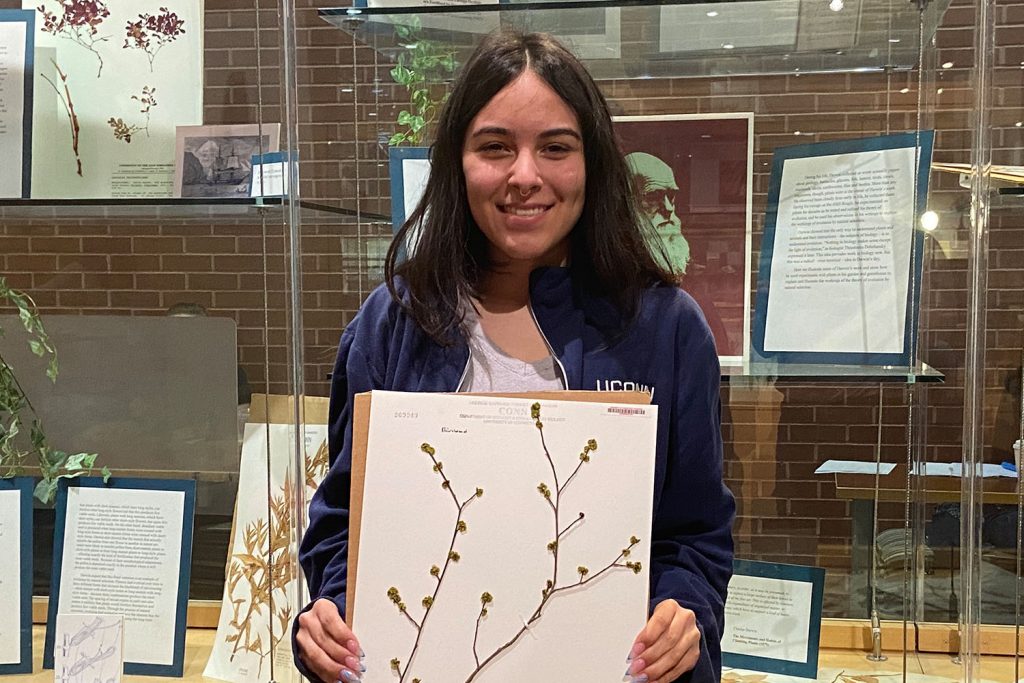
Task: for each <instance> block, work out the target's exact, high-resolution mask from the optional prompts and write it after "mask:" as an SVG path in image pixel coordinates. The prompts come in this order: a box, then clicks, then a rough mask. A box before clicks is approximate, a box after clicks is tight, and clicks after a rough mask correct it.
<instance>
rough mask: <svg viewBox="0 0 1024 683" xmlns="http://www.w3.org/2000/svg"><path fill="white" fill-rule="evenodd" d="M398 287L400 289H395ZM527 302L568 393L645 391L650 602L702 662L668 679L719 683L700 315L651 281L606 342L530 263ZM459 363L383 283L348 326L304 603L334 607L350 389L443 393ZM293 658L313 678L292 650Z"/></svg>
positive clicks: (706, 354) (720, 540)
mask: <svg viewBox="0 0 1024 683" xmlns="http://www.w3.org/2000/svg"><path fill="white" fill-rule="evenodd" d="M399 294H400V295H402V296H405V291H404V290H403V289H402V287H401V285H400V284H399ZM530 299H531V307H532V309H533V313H534V316H535V317H536V320H537V324H538V325H539V326H540V329H541V332H542V333H543V334H544V336H545V338H546V339H547V342H548V344H549V345H550V346H551V349H552V350H553V351H554V354H555V357H556V358H557V359H558V361H559V364H560V369H561V372H562V374H563V380H564V381H565V385H566V387H567V388H568V389H589V390H599V391H629V390H639V391H646V392H648V393H650V394H651V399H652V403H653V404H655V405H657V406H658V440H657V452H656V456H655V458H656V460H655V467H654V528H653V529H652V532H651V561H650V576H651V587H650V588H651V590H650V596H651V602H650V609H651V610H653V609H654V607H655V606H656V605H657V604H658V603H659V602H661V601H663V600H667V599H669V598H672V599H675V600H677V601H678V602H679V604H681V605H682V606H683V607H687V608H689V609H692V610H693V611H694V612H695V613H696V615H697V624H698V627H699V628H700V631H701V635H702V638H701V644H700V647H701V657H700V661H699V662H698V664H697V666H696V668H695V669H694V670H693V671H692V672H690V673H689V674H686V675H684V676H683V677H681V678H680V679H679V680H680V681H686V682H688V683H718V681H719V680H720V678H721V648H720V641H721V637H722V629H723V623H724V605H725V595H726V588H727V586H728V583H729V578H730V577H731V575H732V554H733V543H732V522H733V515H734V512H735V502H734V500H733V496H732V494H731V493H730V492H729V490H728V488H726V486H725V484H724V483H723V481H722V436H721V403H720V398H719V380H720V369H719V365H718V356H717V354H716V351H715V342H714V339H713V337H712V335H711V331H710V330H709V328H708V325H707V323H706V322H705V320H704V316H703V314H702V313H701V311H700V309H699V308H698V306H697V304H696V303H695V302H694V301H693V299H691V298H690V296H689V295H687V294H686V293H685V292H683V291H682V290H680V289H678V288H675V287H666V286H658V287H652V288H650V289H648V290H646V291H645V292H644V293H643V296H642V299H641V304H640V308H639V310H638V312H637V315H636V317H635V319H634V320H633V321H632V322H631V323H630V324H629V325H628V327H626V329H625V332H624V333H623V334H620V335H619V336H618V337H617V338H616V339H615V341H614V342H611V343H609V342H608V339H609V335H608V332H607V331H608V330H610V329H615V328H616V327H618V328H621V327H622V325H621V318H620V315H619V313H618V311H617V309H615V307H613V306H612V305H611V304H610V303H609V302H608V301H607V300H605V299H601V298H595V297H591V296H587V295H586V294H584V293H582V292H581V291H580V290H579V289H578V288H576V287H574V286H573V282H572V277H571V273H570V271H569V270H568V269H565V268H543V269H539V270H537V271H535V272H534V273H533V274H532V276H531V282H530ZM468 360H469V349H468V346H467V345H466V344H465V343H458V344H456V345H454V346H449V347H442V346H440V345H438V344H436V343H435V342H434V341H432V340H431V339H430V338H429V337H427V336H426V335H425V334H424V333H423V331H422V330H421V329H420V327H419V326H418V325H417V324H416V323H415V322H414V321H413V320H412V319H411V318H410V317H409V316H408V315H406V314H405V312H404V311H402V310H401V308H400V307H399V306H398V305H397V304H395V302H394V301H393V300H392V299H391V296H390V294H389V292H388V291H387V289H386V288H385V287H384V286H383V285H382V286H380V287H378V288H377V289H376V290H374V291H373V292H372V293H371V294H370V296H369V297H368V298H367V300H366V302H365V303H364V305H363V307H362V308H361V309H360V310H359V313H358V314H357V315H356V317H355V318H354V319H353V320H352V322H351V323H349V325H348V327H346V328H345V331H344V333H343V334H342V336H341V343H340V345H339V351H338V360H337V363H336V365H335V368H334V375H333V380H332V386H331V407H330V423H329V429H330V462H331V466H330V470H329V471H328V473H327V476H326V477H325V479H324V481H323V483H322V484H321V485H320V488H319V489H318V490H317V492H316V494H315V495H314V496H313V500H312V502H311V504H310V508H309V528H308V529H307V531H306V535H305V536H304V537H303V539H302V544H301V547H300V551H299V561H300V563H301V564H302V568H303V569H304V571H305V573H306V580H307V582H308V585H309V592H310V595H311V596H312V599H313V600H314V601H315V600H317V599H319V598H329V599H330V600H332V601H334V603H335V604H336V605H337V607H338V610H339V612H340V613H341V614H342V616H344V614H345V590H346V581H347V560H348V509H349V487H350V483H351V480H350V469H351V456H352V450H351V449H352V407H353V400H352V397H353V396H354V395H355V394H357V393H360V392H364V391H371V390H374V389H385V390H391V391H443V392H452V391H455V390H456V389H457V388H458V386H459V382H460V380H461V378H462V375H463V372H464V370H465V368H466V364H467V363H468ZM609 504H619V503H615V502H614V501H609ZM311 604H312V603H311ZM311 604H310V606H311ZM310 606H307V607H306V609H307V610H308V609H309V607H310ZM292 644H293V648H294V647H295V645H294V637H293V641H292ZM625 655H626V652H623V657H625ZM296 663H297V665H298V666H299V669H300V670H301V671H302V673H303V674H304V675H306V676H307V677H312V678H313V679H314V680H316V678H315V676H313V675H312V674H311V673H310V672H309V670H308V669H306V668H305V667H304V666H303V665H302V663H301V662H300V661H299V660H298V657H296ZM563 678H564V677H563ZM570 678H571V677H570ZM609 680H610V679H609Z"/></svg>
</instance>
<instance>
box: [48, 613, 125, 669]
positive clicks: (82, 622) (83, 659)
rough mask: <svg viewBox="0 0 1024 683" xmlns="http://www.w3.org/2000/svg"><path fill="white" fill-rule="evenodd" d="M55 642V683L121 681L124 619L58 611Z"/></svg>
mask: <svg viewBox="0 0 1024 683" xmlns="http://www.w3.org/2000/svg"><path fill="white" fill-rule="evenodd" d="M55 634H56V635H55V636H54V641H53V678H54V683H90V682H98V683H120V681H121V670H122V667H123V666H124V618H123V617H121V616H120V615H111V614H58V615H57V626H56V632H55Z"/></svg>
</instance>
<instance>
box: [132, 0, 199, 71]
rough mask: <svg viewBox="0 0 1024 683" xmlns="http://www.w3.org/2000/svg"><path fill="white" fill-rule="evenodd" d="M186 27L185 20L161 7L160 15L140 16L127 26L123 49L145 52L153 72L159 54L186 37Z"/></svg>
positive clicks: (147, 14)
mask: <svg viewBox="0 0 1024 683" xmlns="http://www.w3.org/2000/svg"><path fill="white" fill-rule="evenodd" d="M184 26H185V20H184V19H181V18H180V17H179V16H178V15H177V14H175V13H174V12H172V11H170V10H169V9H167V8H166V7H161V8H160V12H159V14H149V13H148V12H147V13H145V14H140V15H139V20H138V21H129V22H128V24H127V26H125V39H124V45H123V46H122V47H123V48H124V49H126V50H142V51H143V52H145V53H146V58H147V59H148V60H149V70H150V72H152V71H153V60H155V59H156V55H157V53H158V52H160V50H162V49H163V48H164V47H166V46H167V45H169V44H170V43H173V42H174V41H175V40H177V39H178V36H180V35H184V33H185V29H184Z"/></svg>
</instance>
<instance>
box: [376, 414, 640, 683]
mask: <svg viewBox="0 0 1024 683" xmlns="http://www.w3.org/2000/svg"><path fill="white" fill-rule="evenodd" d="M540 414H541V406H540V403H534V404H533V405H532V406H531V407H530V415H531V418H532V419H533V426H534V428H535V429H536V432H537V434H538V436H539V439H540V447H541V450H542V451H543V453H544V457H545V458H546V460H547V464H548V466H549V467H550V469H551V478H552V480H551V483H548V482H541V483H539V484H538V485H537V487H536V490H537V492H538V493H539V494H540V496H541V498H542V499H543V501H544V504H545V505H546V506H547V507H548V509H549V510H550V512H551V516H552V522H553V529H554V533H553V535H552V536H549V537H548V539H550V540H546V541H545V542H546V547H547V551H548V553H549V555H550V558H551V573H550V575H549V576H550V578H547V579H546V580H545V582H544V586H543V587H541V588H540V598H539V599H538V603H537V605H536V607H535V608H534V609H533V611H532V612H530V613H529V614H530V616H529V617H528V618H525V619H523V625H522V627H521V628H519V629H518V630H517V631H516V632H515V633H514V634H512V635H511V636H510V637H509V638H508V640H507V641H505V642H504V643H503V644H501V645H500V646H498V647H497V648H495V649H494V650H493V651H491V652H490V653H489V654H483V655H481V653H480V635H481V628H482V626H483V623H484V620H485V618H486V617H487V615H488V612H489V610H492V609H494V608H495V604H496V598H495V596H494V595H493V594H492V593H491V592H490V591H484V592H483V593H481V594H480V597H479V602H480V606H479V610H478V611H477V616H476V619H475V624H474V627H473V640H472V653H473V662H474V668H473V670H472V671H471V672H470V673H469V674H468V677H467V678H466V679H465V680H466V683H470V681H473V680H474V679H476V678H477V676H478V675H480V674H481V673H482V672H483V671H484V669H485V668H486V667H487V665H488V664H490V663H491V662H492V661H494V659H496V658H497V657H498V656H499V655H501V654H502V653H503V652H506V651H507V650H509V649H510V648H512V647H514V646H515V644H516V643H517V642H518V641H519V640H520V639H521V638H522V637H523V635H524V634H525V633H526V632H527V631H528V630H529V629H530V628H531V627H532V626H533V625H534V624H536V623H537V622H538V620H540V619H541V618H542V616H543V613H544V608H545V606H547V605H548V604H549V603H550V601H551V600H552V599H553V598H554V597H556V596H558V595H561V594H563V593H565V592H567V591H569V590H574V589H579V588H581V587H582V586H585V585H587V584H589V583H590V582H591V581H595V580H597V579H598V578H600V577H601V576H603V575H605V574H606V573H608V572H611V571H613V570H615V569H625V570H628V571H631V572H633V573H634V574H639V573H640V572H641V571H642V569H643V567H642V565H641V563H640V562H638V561H633V560H632V559H631V558H630V555H631V552H632V551H633V549H634V547H635V546H636V545H637V544H638V543H640V539H639V538H637V537H636V536H630V538H629V542H628V544H627V545H626V546H625V547H624V548H622V549H621V550H619V551H618V553H617V554H616V555H615V557H614V559H612V560H611V561H610V562H608V563H607V564H605V565H604V566H602V567H601V568H600V569H597V570H595V571H591V570H590V568H589V567H587V566H585V565H579V566H577V567H576V572H575V577H576V578H575V579H574V580H572V581H568V582H566V581H560V580H559V570H558V567H559V561H560V559H562V544H563V542H564V540H565V537H566V535H567V534H568V533H569V532H570V531H572V529H573V528H575V527H576V526H577V525H579V524H581V523H582V522H583V520H584V519H585V514H584V513H583V512H578V513H577V514H576V515H574V516H572V518H571V520H570V521H566V519H567V518H566V515H565V510H564V509H563V507H564V506H563V504H562V496H563V494H564V493H565V491H566V489H567V488H568V487H569V485H570V484H571V483H572V482H573V481H574V480H575V479H576V475H577V474H579V472H580V470H581V469H582V468H583V466H584V465H585V464H587V463H589V462H590V461H591V454H592V453H594V452H595V451H597V447H598V444H597V441H596V440H595V439H588V440H587V442H586V444H585V445H584V446H583V449H582V450H581V451H580V454H579V462H578V463H577V464H576V466H575V468H574V469H573V470H572V472H570V473H569V475H568V476H567V477H565V479H564V481H563V480H561V478H560V477H559V473H558V468H557V467H556V466H555V462H554V459H553V458H552V456H551V452H550V451H549V450H548V446H547V442H546V441H545V438H544V424H543V422H541V419H540ZM420 449H421V450H422V451H423V452H424V453H426V454H427V455H428V456H430V459H431V460H432V461H433V469H434V472H437V473H438V474H439V475H440V477H441V488H442V489H444V490H446V491H448V494H449V495H450V496H451V499H452V503H453V504H454V506H455V508H456V516H455V524H454V529H453V531H452V537H451V542H450V544H449V547H448V553H447V557H446V559H445V562H444V565H443V567H442V566H438V565H436V564H435V565H433V566H431V568H430V575H431V576H433V577H434V579H435V580H436V585H435V587H434V592H433V593H432V594H431V595H427V596H425V597H424V598H423V599H422V600H421V605H422V607H423V614H422V616H421V617H420V618H419V620H418V621H417V619H416V618H415V617H414V616H413V615H412V614H411V613H410V607H409V605H408V604H407V603H406V602H405V599H404V598H403V597H402V594H401V592H400V591H399V590H398V588H396V587H395V586H391V587H390V588H389V589H388V591H387V598H388V600H389V601H391V602H392V603H393V604H394V605H395V607H396V608H397V609H398V611H399V613H400V614H401V615H402V616H404V617H405V619H406V620H407V621H408V622H409V623H410V624H411V625H412V627H413V628H414V629H415V631H416V640H415V642H414V643H413V647H412V651H411V652H410V653H409V656H408V657H407V658H406V659H405V660H404V661H403V660H402V659H399V658H397V657H396V658H394V659H392V660H391V670H392V671H393V672H394V673H395V674H397V676H398V679H399V683H404V682H405V681H406V680H409V681H410V683H419V682H420V679H418V678H410V672H411V669H412V664H413V659H414V657H415V655H416V653H417V651H418V649H419V646H420V643H421V639H422V636H423V632H424V627H425V625H426V621H427V617H428V616H429V614H430V612H431V609H433V608H434V607H435V605H436V604H437V600H438V593H439V592H440V588H441V585H442V583H443V581H444V578H445V576H446V575H447V573H448V570H449V568H450V565H451V564H452V563H456V562H458V561H459V560H460V559H461V556H460V554H459V552H458V551H456V550H455V542H456V540H457V539H458V536H459V534H460V533H466V531H467V530H468V527H467V524H466V522H465V520H464V519H463V513H464V512H465V509H466V506H467V505H468V504H469V503H470V502H471V501H472V500H473V499H474V498H478V497H480V496H482V495H483V490H482V489H480V488H477V489H476V492H475V493H474V494H473V495H470V496H469V497H467V498H465V499H461V498H460V497H459V496H458V495H457V494H456V493H455V491H453V490H452V484H451V481H450V480H449V479H448V477H447V476H446V474H445V473H444V464H443V463H442V462H441V461H440V460H438V459H437V457H436V451H435V449H434V448H433V446H431V445H430V444H428V443H424V444H423V445H422V446H421V447H420ZM563 574H564V572H563ZM499 597H500V596H499ZM449 638H450V636H449Z"/></svg>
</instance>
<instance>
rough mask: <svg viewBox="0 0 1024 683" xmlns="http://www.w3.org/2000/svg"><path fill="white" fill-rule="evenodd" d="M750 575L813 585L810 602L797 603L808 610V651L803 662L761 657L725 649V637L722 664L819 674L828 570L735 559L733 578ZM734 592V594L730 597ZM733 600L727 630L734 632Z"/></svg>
mask: <svg viewBox="0 0 1024 683" xmlns="http://www.w3.org/2000/svg"><path fill="white" fill-rule="evenodd" d="M738 576H748V577H756V578H764V579H777V580H781V581H791V582H795V583H807V584H810V589H811V590H810V593H811V595H810V602H809V604H807V605H794V607H796V608H800V609H805V610H808V612H807V624H808V629H807V652H806V654H804V656H803V657H802V658H801V659H802V661H793V660H791V659H776V658H773V657H759V656H756V655H752V654H743V653H738V652H727V651H725V649H724V648H725V647H726V642H725V640H723V650H722V665H723V666H726V667H729V668H732V669H748V670H751V671H760V672H763V673H775V674H782V675H786V676H798V677H802V678H817V676H818V645H819V640H820V637H821V607H822V601H823V599H824V595H825V570H824V569H823V568H821V567H806V566H801V565H794V564H776V563H772V562H755V561H753V560H734V561H733V577H734V578H735V577H738ZM731 597H732V593H730V598H731ZM729 611H730V610H729V603H728V601H727V602H726V620H725V621H726V633H729V631H730V624H729V615H728V613H729ZM769 618H770V617H769Z"/></svg>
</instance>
